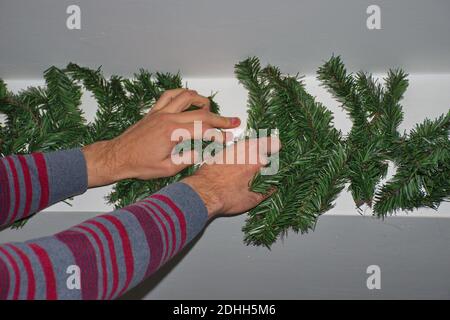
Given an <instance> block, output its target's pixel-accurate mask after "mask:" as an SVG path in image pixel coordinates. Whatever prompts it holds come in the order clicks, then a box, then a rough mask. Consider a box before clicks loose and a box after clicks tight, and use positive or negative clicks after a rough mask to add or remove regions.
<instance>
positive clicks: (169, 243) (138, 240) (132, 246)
mask: <svg viewBox="0 0 450 320" xmlns="http://www.w3.org/2000/svg"><path fill="white" fill-rule="evenodd" d="M241 143H246V144H247V143H248V142H247V141H243V142H241ZM235 147H236V150H242V149H239V147H238V146H232V147H229V148H235ZM229 148H227V149H225V151H224V152H223V153H220V154H219V155H218V156H221V155H224V158H226V156H225V154H226V152H227V150H229ZM236 150H235V151H234V154H236ZM247 150H249V148H247ZM249 151H250V152H251V151H252V150H249ZM276 151H277V150H276ZM276 151H275V150H274V149H272V152H276ZM250 152H246V153H247V154H249V153H250ZM63 159H66V160H67V159H69V158H67V157H66V158H63ZM68 163H70V161H68V162H67V163H66V164H68ZM260 168H261V164H251V165H245V164H239V165H235V164H222V165H215V164H209V165H204V166H202V168H200V170H198V171H197V173H196V174H194V175H193V176H191V177H188V178H186V179H185V180H183V182H179V183H175V184H172V185H169V186H167V187H165V188H164V189H162V190H161V191H159V192H158V193H156V194H153V195H151V196H149V197H148V198H146V199H144V200H142V201H139V202H137V203H135V204H133V205H130V206H127V207H125V208H122V209H119V210H116V211H113V212H111V213H109V214H105V215H101V216H98V217H95V218H93V219H90V220H87V221H85V222H83V223H81V224H79V225H77V226H74V227H72V228H70V229H68V230H66V231H63V232H60V233H57V234H55V235H53V236H50V237H44V238H40V239H37V240H31V241H27V242H24V243H9V244H4V245H1V246H0V299H113V298H115V297H118V296H120V295H121V294H123V293H124V292H126V291H127V290H128V289H130V288H132V287H134V286H135V285H137V284H138V283H139V282H141V281H142V280H144V279H145V278H147V277H148V276H150V275H151V274H152V273H154V272H155V271H156V270H157V269H158V268H160V267H161V266H162V265H163V264H164V263H166V262H167V261H168V260H169V259H170V258H171V257H173V256H174V255H175V254H177V253H178V252H179V251H180V250H181V249H183V247H184V246H185V245H186V244H187V243H188V242H189V241H191V240H192V239H193V238H194V237H195V236H196V235H197V234H198V233H199V232H200V231H201V230H202V228H203V227H204V226H205V223H206V221H207V220H208V218H209V219H212V218H214V217H215V216H216V215H218V214H234V213H239V212H244V211H246V210H248V209H249V208H252V207H254V206H255V205H256V204H258V203H259V202H260V201H262V200H263V199H264V196H263V195H260V194H256V193H253V192H250V191H249V190H248V184H249V182H250V181H251V179H252V177H253V175H254V174H255V173H256V172H257V171H258V170H259V169H260ZM83 174H84V175H85V177H79V178H82V180H83V181H85V180H86V179H87V174H86V171H85V172H84V173H83ZM73 272H74V273H73Z"/></svg>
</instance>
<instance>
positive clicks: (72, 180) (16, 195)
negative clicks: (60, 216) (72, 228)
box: [0, 149, 87, 226]
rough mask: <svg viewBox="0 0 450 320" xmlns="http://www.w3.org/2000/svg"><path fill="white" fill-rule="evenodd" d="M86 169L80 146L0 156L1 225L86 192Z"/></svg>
mask: <svg viewBox="0 0 450 320" xmlns="http://www.w3.org/2000/svg"><path fill="white" fill-rule="evenodd" d="M86 172H87V169H86V161H85V159H84V156H83V154H82V152H81V150H79V149H71V150H64V151H55V152H49V153H33V154H30V155H12V156H8V157H5V158H2V159H0V190H1V192H0V226H4V225H8V224H11V223H13V222H14V221H17V220H20V219H23V218H25V217H27V216H29V215H31V214H33V213H36V212H38V211H40V210H42V209H44V208H46V207H48V206H50V205H52V204H54V203H56V202H58V201H61V200H63V199H66V198H69V197H71V196H74V195H78V194H81V193H83V192H85V191H86V189H87V173H86Z"/></svg>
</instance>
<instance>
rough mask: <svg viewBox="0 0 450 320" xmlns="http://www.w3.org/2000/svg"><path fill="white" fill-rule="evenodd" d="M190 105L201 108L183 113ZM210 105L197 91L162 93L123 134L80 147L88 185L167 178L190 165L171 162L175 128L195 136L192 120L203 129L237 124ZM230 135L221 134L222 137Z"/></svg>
mask: <svg viewBox="0 0 450 320" xmlns="http://www.w3.org/2000/svg"><path fill="white" fill-rule="evenodd" d="M191 105H195V106H197V107H200V108H201V109H200V110H195V111H186V112H183V111H184V110H186V109H188V108H189V107H190V106H191ZM209 107H210V102H209V99H208V98H206V97H203V96H201V95H199V94H197V92H196V91H193V90H187V89H174V90H169V91H166V92H164V94H163V95H162V96H161V98H160V99H159V100H158V101H157V102H156V104H155V105H154V106H153V108H152V109H151V111H150V112H149V113H148V114H147V115H145V116H144V118H142V119H141V120H140V121H138V122H137V123H135V124H134V125H133V126H131V127H130V128H128V129H127V130H126V131H125V132H124V133H123V134H121V135H120V136H118V137H116V138H114V139H112V140H108V141H100V142H96V143H93V144H91V145H88V146H86V147H84V148H83V149H82V151H83V153H84V156H85V158H86V163H87V170H88V186H89V187H96V186H103V185H107V184H111V183H114V182H116V181H119V180H122V179H127V178H137V179H152V178H160V177H168V176H172V175H174V174H176V173H177V172H179V171H181V170H182V169H184V168H185V167H187V166H189V164H174V163H173V162H172V161H171V153H172V150H173V147H174V146H175V145H176V144H177V143H178V141H171V135H172V133H173V131H174V130H176V129H186V130H187V131H189V133H190V134H191V137H194V121H202V131H203V132H204V131H206V130H207V129H211V128H222V129H228V128H235V127H237V126H239V124H240V120H239V118H227V117H221V116H218V115H216V114H214V113H212V112H210V111H209ZM230 136H231V135H225V133H223V134H222V135H221V137H222V139H223V140H228V139H229V138H230ZM219 137H220V136H219ZM195 138H196V139H197V138H200V139H201V137H195ZM184 156H186V157H189V155H184ZM190 156H191V159H192V160H193V161H195V160H196V157H197V156H198V155H195V154H194V153H192V154H191V155H190ZM191 163H194V162H191Z"/></svg>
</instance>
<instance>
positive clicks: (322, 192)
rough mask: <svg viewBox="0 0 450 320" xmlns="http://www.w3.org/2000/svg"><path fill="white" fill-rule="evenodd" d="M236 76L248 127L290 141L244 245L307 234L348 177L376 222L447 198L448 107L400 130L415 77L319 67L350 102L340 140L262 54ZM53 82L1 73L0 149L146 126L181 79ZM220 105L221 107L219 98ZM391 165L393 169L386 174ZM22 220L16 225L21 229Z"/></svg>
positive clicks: (324, 113) (70, 142) (123, 192)
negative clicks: (0, 117) (14, 89)
mask: <svg viewBox="0 0 450 320" xmlns="http://www.w3.org/2000/svg"><path fill="white" fill-rule="evenodd" d="M236 76H237V78H238V79H239V80H240V82H241V83H242V84H243V85H244V86H245V88H246V89H247V90H248V91H249V94H248V121H247V127H248V128H249V129H273V128H277V129H278V130H277V131H278V132H279V136H280V139H281V142H282V145H283V149H282V151H281V152H280V154H279V171H278V172H277V173H276V174H274V175H267V176H264V175H257V176H255V178H254V180H253V181H252V184H251V188H252V189H253V190H254V191H256V192H260V193H266V192H268V191H269V190H273V188H274V187H275V188H276V189H275V190H276V191H275V192H274V193H273V194H272V196H271V197H270V198H268V199H267V200H265V201H264V202H263V203H261V204H260V205H259V206H257V207H256V208H254V209H252V210H250V212H249V215H248V219H247V222H246V225H245V226H244V228H243V230H244V233H245V242H246V243H247V244H254V245H264V246H267V247H270V245H271V244H272V243H274V242H275V241H276V240H277V239H278V237H279V236H280V235H283V234H285V233H286V232H287V231H288V230H290V229H292V230H294V231H296V232H298V231H300V232H306V231H308V230H309V229H311V228H313V227H314V226H315V224H316V221H317V218H318V217H319V216H320V215H321V214H322V213H324V212H325V211H327V210H329V209H330V208H332V207H333V201H334V200H335V199H336V197H337V196H338V195H339V193H340V192H341V190H342V189H343V188H344V187H345V185H346V184H348V189H349V191H350V192H351V194H352V196H353V199H354V201H355V204H356V207H357V208H360V207H361V206H363V205H368V206H371V207H372V208H373V212H374V214H375V215H376V216H378V217H384V216H385V215H386V214H388V213H394V212H395V211H397V210H413V209H415V208H419V207H431V208H435V209H436V208H437V207H438V206H439V204H440V203H441V202H442V201H448V200H449V197H450V140H449V130H450V111H449V112H447V114H445V115H442V116H441V117H439V118H437V119H435V120H432V121H431V120H428V119H427V120H425V121H424V122H423V123H421V124H418V125H416V126H415V128H414V129H412V130H411V131H410V132H409V133H408V134H400V133H399V132H398V126H399V124H400V123H401V121H402V119H403V111H402V108H401V105H400V101H401V99H402V97H403V94H404V92H405V91H406V89H407V86H408V80H407V77H406V76H407V75H406V74H405V73H404V72H403V71H401V70H390V71H389V72H388V74H387V77H386V79H385V84H384V85H381V84H380V83H378V82H377V81H376V80H375V79H374V78H373V77H372V75H370V74H366V73H363V72H359V73H357V74H348V73H347V72H346V70H345V66H344V64H343V63H342V61H341V59H340V58H339V57H332V58H331V59H330V60H329V61H327V62H326V63H325V64H324V65H323V66H322V67H320V68H319V70H318V79H319V80H320V81H321V83H322V85H323V86H325V87H326V88H327V89H328V90H329V91H330V92H331V93H332V94H333V95H334V97H335V98H336V99H337V100H338V101H339V102H340V103H341V104H342V107H343V108H344V110H345V111H346V112H347V113H348V116H349V118H350V119H351V120H352V122H353V126H352V129H351V131H350V133H349V134H348V135H346V136H344V135H343V134H342V133H341V132H340V131H339V130H337V129H336V128H335V127H334V126H333V114H332V113H331V111H330V110H328V109H327V108H326V107H325V106H323V105H322V104H321V103H319V102H317V101H315V99H314V97H312V96H311V95H310V94H308V93H307V92H306V90H305V88H304V86H303V83H302V81H301V79H299V78H298V77H296V76H295V77H294V76H288V75H283V74H282V73H281V72H280V71H279V70H278V69H277V68H276V67H273V66H267V67H265V68H261V66H260V63H259V60H258V59H257V58H248V59H246V60H244V61H242V62H240V63H238V64H237V65H236ZM44 79H45V81H46V86H45V87H30V88H28V89H26V90H23V91H21V92H19V93H18V94H13V93H11V92H8V91H7V88H6V85H5V83H4V82H3V81H1V80H0V113H3V114H4V115H5V116H6V120H5V121H4V123H2V124H1V125H0V154H1V156H6V155H8V154H26V153H30V152H36V151H51V150H56V149H65V148H72V147H79V146H83V145H85V144H89V143H92V142H95V141H99V140H105V139H110V138H113V137H115V136H117V135H119V134H120V133H122V132H123V131H124V130H125V129H126V128H128V127H129V126H130V125H132V124H133V123H135V122H136V121H138V120H139V119H140V118H141V117H142V116H143V115H144V114H145V112H147V111H148V110H149V109H150V108H151V106H152V105H153V103H154V102H155V101H156V100H157V99H158V98H159V96H160V95H161V93H162V92H163V91H164V90H167V89H172V88H179V87H181V86H182V79H181V77H180V76H179V75H178V74H176V75H174V74H167V73H155V74H150V73H149V72H148V71H145V70H140V71H139V73H137V74H135V76H134V78H132V79H123V78H121V77H118V76H112V77H111V78H110V79H109V80H106V79H105V78H104V77H103V75H102V73H101V70H100V69H97V70H91V69H88V68H83V67H79V66H77V65H75V64H69V65H68V66H67V68H65V69H64V70H61V69H58V68H56V67H51V68H49V69H48V70H46V71H45V73H44ZM83 89H84V90H86V91H88V92H90V93H91V94H92V95H93V97H94V98H95V99H96V101H97V103H98V110H97V113H96V116H95V119H94V120H93V121H92V122H90V123H87V121H86V120H85V118H84V116H83V112H82V111H81V109H80V105H81V96H82V93H83ZM211 102H212V107H213V108H212V109H213V111H214V112H218V106H217V104H216V103H215V102H214V101H213V99H212V98H211ZM388 161H392V162H393V163H394V164H395V165H396V168H397V169H396V173H395V174H394V176H393V178H392V179H390V180H389V181H388V182H386V183H384V184H383V185H382V186H381V187H379V184H380V181H381V179H383V178H385V176H386V173H387V168H388ZM195 170H196V166H192V167H190V168H187V169H185V170H183V171H182V172H180V173H179V174H177V175H176V176H174V177H171V178H162V179H154V180H150V181H140V180H133V179H129V180H125V181H121V182H119V183H117V184H115V186H114V187H113V191H112V192H111V193H110V194H109V195H108V196H107V201H108V202H109V203H111V204H114V205H115V207H123V206H125V205H128V204H130V203H133V202H135V201H137V200H139V199H141V198H143V197H145V196H147V195H148V194H150V193H153V192H155V191H157V190H159V189H160V188H162V187H164V186H166V185H167V184H170V183H172V182H175V181H178V180H180V179H182V178H183V177H185V176H188V175H190V174H192V173H193V172H194V171H195ZM23 223H24V221H20V222H19V223H16V224H15V225H14V226H16V227H17V226H20V225H23Z"/></svg>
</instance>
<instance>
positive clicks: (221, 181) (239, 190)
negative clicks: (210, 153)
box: [181, 138, 280, 218]
mask: <svg viewBox="0 0 450 320" xmlns="http://www.w3.org/2000/svg"><path fill="white" fill-rule="evenodd" d="M260 139H267V143H262V144H259V143H258V142H259V141H260ZM260 139H250V140H243V141H240V142H238V143H237V144H234V145H232V146H229V147H228V148H226V149H224V151H223V152H220V153H219V154H218V155H217V156H215V157H214V158H220V159H223V160H222V163H223V164H204V165H202V167H201V168H200V169H199V170H197V171H196V172H195V174H193V175H192V176H190V177H187V178H185V179H183V180H182V181H181V182H184V183H186V184H188V185H189V186H191V187H192V188H193V189H194V190H195V191H196V192H197V193H198V194H199V195H200V197H201V198H202V200H203V202H204V203H205V205H206V208H207V209H208V216H209V218H213V217H215V216H217V215H232V214H237V213H242V212H246V211H248V210H250V209H251V208H253V207H255V206H257V205H258V204H259V203H260V202H261V201H263V200H264V199H266V198H267V197H269V196H270V194H266V195H263V194H260V193H255V192H252V191H250V190H249V185H250V182H251V180H252V178H253V177H254V175H255V174H256V173H257V172H258V171H259V170H260V169H261V168H262V167H263V166H264V165H266V164H267V157H268V155H270V154H274V153H277V152H278V151H279V149H280V140H279V139H278V138H272V140H271V139H270V138H260ZM242 144H245V146H244V147H243V148H242ZM232 149H234V150H232ZM242 149H244V150H245V162H244V161H242V163H244V164H236V163H238V162H237V161H236V159H237V157H239V150H242ZM229 152H233V155H234V163H235V164H226V162H225V160H226V159H227V158H228V159H229V158H230V157H229V156H227V154H228V153H229ZM250 155H252V156H250ZM249 159H258V161H257V163H254V164H250V163H252V162H251V161H249Z"/></svg>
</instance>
